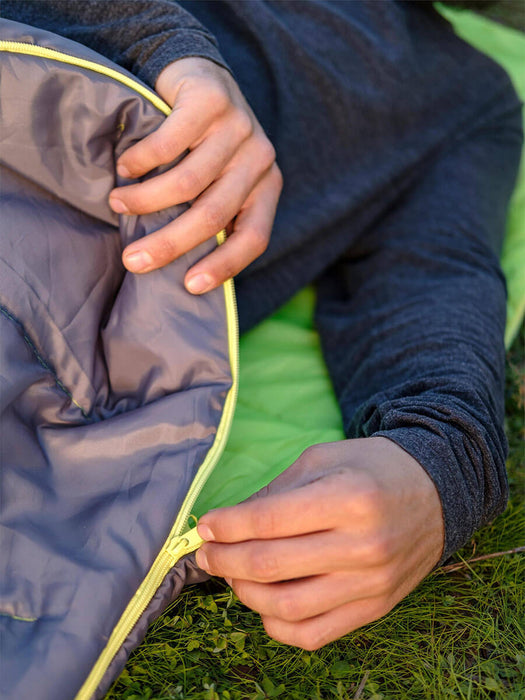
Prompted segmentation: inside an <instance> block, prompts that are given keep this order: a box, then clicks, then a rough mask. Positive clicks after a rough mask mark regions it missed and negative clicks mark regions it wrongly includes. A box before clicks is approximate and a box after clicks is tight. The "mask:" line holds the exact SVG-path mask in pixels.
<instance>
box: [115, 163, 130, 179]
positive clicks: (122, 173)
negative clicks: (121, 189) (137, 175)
mask: <svg viewBox="0 0 525 700" xmlns="http://www.w3.org/2000/svg"><path fill="white" fill-rule="evenodd" d="M117 173H118V174H119V175H120V177H125V178H126V179H129V178H130V177H131V173H130V172H129V170H128V169H127V168H126V166H125V165H120V164H119V165H117Z"/></svg>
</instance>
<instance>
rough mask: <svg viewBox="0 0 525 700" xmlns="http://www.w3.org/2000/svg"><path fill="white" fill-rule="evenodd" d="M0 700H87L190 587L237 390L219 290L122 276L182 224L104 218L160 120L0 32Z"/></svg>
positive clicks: (101, 76) (68, 62)
mask: <svg viewBox="0 0 525 700" xmlns="http://www.w3.org/2000/svg"><path fill="white" fill-rule="evenodd" d="M0 39H1V42H0V60H1V88H0V91H1V92H0V104H1V114H0V161H1V168H2V170H1V204H2V210H1V229H2V230H1V239H0V240H1V250H0V311H1V313H0V324H1V326H0V335H1V339H2V342H1V349H0V358H1V359H0V362H1V368H0V372H1V374H0V379H1V393H0V410H1V421H2V433H1V435H2V439H1V444H0V450H1V453H0V454H1V464H2V469H1V472H0V478H1V483H0V489H1V494H2V502H1V515H0V634H1V639H0V649H1V660H0V665H1V669H0V695H1V697H2V698H9V699H10V700H11V699H13V700H14V699H16V700H20V699H21V698H32V699H33V700H48V699H49V700H51V699H52V700H60V699H62V698H64V699H71V698H75V697H77V698H90V697H101V695H103V693H104V691H105V690H106V689H107V687H108V686H109V684H110V682H111V681H112V680H113V678H114V677H115V676H116V675H117V673H118V672H119V670H120V669H121V667H122V666H123V664H124V662H125V660H126V658H127V655H128V654H129V652H130V650H131V648H133V646H135V645H136V644H138V643H139V641H140V640H141V638H142V636H143V634H144V633H145V630H146V627H147V624H148V622H149V621H151V619H153V618H154V617H155V616H156V615H157V614H159V613H160V611H161V610H162V609H163V608H164V607H165V605H166V604H167V603H168V602H169V601H170V600H171V599H172V598H173V597H174V596H175V595H176V594H177V593H178V591H180V589H181V588H182V586H183V585H184V583H185V581H187V580H188V577H189V578H190V580H192V578H193V579H194V578H195V577H196V576H198V573H197V572H196V567H195V564H194V563H192V562H191V561H188V557H186V558H181V556H184V555H186V554H188V553H189V552H191V551H193V550H194V549H196V548H197V547H198V546H199V544H200V539H199V538H198V535H197V534H196V531H195V530H193V531H190V532H188V533H186V530H187V520H188V516H189V514H190V511H191V508H192V506H193V503H194V501H195V498H196V497H197V494H198V492H199V490H200V487H201V486H202V484H203V482H204V481H205V479H206V476H207V475H208V473H209V472H210V471H211V469H212V468H213V466H214V464H215V463H216V462H217V460H218V457H219V455H220V452H221V450H222V448H223V445H224V442H225V439H226V436H227V433H228V430H229V425H230V423H231V418H232V413H233V406H234V403H235V393H236V376H237V335H236V316H235V306H234V296H233V287H232V285H231V283H228V284H226V285H224V287H222V288H220V289H218V290H215V291H213V292H211V293H209V294H206V295H204V296H202V297H193V296H191V295H190V294H188V293H187V292H186V291H185V289H184V287H183V277H184V274H185V272H186V271H187V269H188V268H189V267H190V265H192V264H193V263H194V262H195V261H196V260H197V259H199V258H200V257H202V256H203V255H204V254H206V253H207V252H208V251H209V250H210V248H211V247H213V245H215V243H214V242H213V241H212V242H210V243H209V244H203V245H202V246H201V247H199V248H198V249H196V250H194V251H192V252H191V253H189V254H187V255H185V256H183V257H182V258H181V259H179V260H177V261H176V262H175V263H173V264H171V265H169V266H167V267H166V268H164V269H162V270H158V271H155V272H151V273H149V274H147V275H143V276H135V275H132V274H130V273H128V272H126V271H125V269H124V268H123V266H122V263H121V258H120V256H121V251H122V248H123V247H124V246H125V245H127V244H128V243H130V242H131V241H133V240H135V239H136V238H139V237H140V236H143V235H146V234H148V233H150V232H152V231H154V230H156V229H158V228H160V227H161V226H163V225H164V224H165V223H167V221H168V220H170V219H172V218H173V217H175V216H177V215H179V214H181V213H182V212H183V211H184V207H182V206H181V207H176V208H173V209H170V210H165V211H162V212H160V213H158V214H154V215H149V216H141V217H122V218H121V219H120V220H119V218H118V217H117V215H115V214H114V213H113V212H112V211H111V209H110V208H109V206H108V194H109V192H110V190H111V189H112V188H113V187H114V186H115V184H123V182H122V181H119V180H118V179H117V180H116V174H115V162H116V160H117V158H118V157H119V155H120V154H121V153H122V152H123V151H124V150H125V149H126V148H128V147H129V146H130V145H132V144H133V143H134V142H136V141H137V140H139V139H141V138H142V137H144V136H145V135H146V134H148V133H150V132H151V131H152V130H154V129H155V128H157V127H158V126H159V124H160V123H161V122H162V119H163V118H164V116H165V115H166V114H167V113H168V112H169V109H168V107H167V106H166V105H165V104H164V103H162V101H161V100H160V99H159V98H158V97H157V96H156V95H154V93H152V92H150V91H149V89H148V88H146V87H145V86H143V85H142V84H141V83H139V82H137V81H136V80H135V79H134V78H132V77H131V76H130V75H128V74H126V73H125V72H124V71H122V70H121V69H119V68H117V67H116V66H113V65H112V64H111V63H110V62H108V61H107V60H106V59H104V58H102V57H100V56H98V55H97V54H95V53H93V52H91V51H89V50H88V49H85V48H84V47H82V46H80V45H78V44H75V43H74V42H70V41H67V40H64V39H61V38H59V37H55V36H53V35H51V34H48V33H46V32H43V31H40V30H34V29H32V28H30V27H27V26H23V25H20V24H17V23H13V22H6V21H2V22H1V34H0Z"/></svg>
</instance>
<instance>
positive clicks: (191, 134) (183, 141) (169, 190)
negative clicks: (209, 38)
mask: <svg viewBox="0 0 525 700" xmlns="http://www.w3.org/2000/svg"><path fill="white" fill-rule="evenodd" d="M155 88H156V90H157V92H158V93H159V95H160V96H161V97H162V98H163V99H164V100H165V101H166V102H167V103H168V104H169V105H170V106H171V107H173V110H172V112H171V114H170V115H169V116H168V117H167V118H166V120H165V121H164V122H163V124H162V125H161V126H160V127H159V128H158V129H157V130H156V131H155V132H153V133H152V134H150V135H149V136H147V137H145V138H144V139H142V140H141V141H139V142H138V143H136V144H135V145H133V146H132V147H131V148H129V149H128V150H127V151H126V152H125V153H124V154H123V155H122V156H121V157H120V158H119V160H118V164H117V171H118V173H119V174H120V175H121V176H122V177H131V178H138V177H141V176H143V175H145V174H146V173H148V172H150V171H151V170H153V169H154V168H156V167H158V166H160V165H165V164H167V163H171V162H172V161H173V160H174V159H175V158H177V157H178V156H180V155H181V154H183V153H185V152H186V151H188V153H187V155H185V156H184V158H182V160H181V161H180V162H179V163H178V164H177V165H175V166H174V167H173V168H171V169H169V170H168V171H166V172H164V173H163V174H161V175H157V176H156V177H153V178H151V179H150V180H147V181H145V182H142V183H138V184H133V185H127V186H124V187H118V188H116V189H114V190H112V192H111V193H110V199H109V202H110V206H111V207H112V209H113V210H114V211H116V212H117V213H119V214H148V213H151V212H154V211H159V210H160V209H165V208H167V207H169V206H172V205H175V204H181V203H183V202H188V201H191V200H195V201H194V202H193V204H192V206H191V207H190V209H188V211H186V212H184V213H183V214H182V215H181V216H179V217H178V218H177V219H175V220H174V221H172V222H170V223H169V224H167V225H166V226H164V227H163V228H161V229H160V230H158V231H155V232H154V233H152V234H150V235H149V236H146V237H145V238H142V239H140V240H138V241H135V242H133V243H132V244H130V245H129V246H127V248H126V249H125V250H124V252H123V256H122V259H123V262H124V265H125V266H126V267H127V268H128V270H130V271H131V272H149V271H150V270H154V269H156V268H158V267H162V266H164V265H166V264H168V263H169V262H171V261H172V260H174V259H176V258H178V257H179V256H180V255H182V254H184V253H186V252H187V251H189V250H191V249H192V248H194V247H195V246H197V245H199V244H200V243H202V242H203V241H205V240H208V239H209V238H212V237H214V236H215V235H216V234H217V233H218V232H219V231H221V230H222V229H224V228H226V227H227V226H228V225H229V224H230V223H231V222H232V221H233V220H234V222H233V229H232V231H231V235H229V236H228V238H227V240H226V241H225V242H224V243H223V244H222V245H221V246H220V247H219V248H217V249H215V250H214V251H213V252H212V253H210V254H209V255H207V256H206V257H204V258H203V259H202V260H200V261H199V262H198V263H197V264H196V265H194V266H193V267H192V268H191V269H190V270H188V272H187V273H186V277H185V280H184V283H185V286H186V288H187V289H188V291H190V292H192V293H194V294H201V293H203V292H207V291H209V290H210V289H213V288H214V287H217V286H218V285H220V284H221V283H222V282H224V281H225V280H226V279H228V278H230V277H233V276H234V275H236V274H237V273H238V272H240V271H241V270H242V269H243V268H244V267H246V266H247V265H248V264H249V263H251V262H252V261H253V260H254V259H255V258H256V257H258V256H259V255H261V253H263V252H264V250H265V249H266V247H267V245H268V241H269V238H270V232H271V228H272V224H273V219H274V216H275V210H276V207H277V202H278V199H279V195H280V193H281V188H282V178H281V173H280V171H279V168H278V167H277V165H276V163H275V150H274V148H273V146H272V144H271V143H270V141H269V140H268V138H267V137H266V135H265V133H264V132H263V130H262V128H261V126H260V124H259V123H258V121H257V119H256V118H255V116H254V114H253V112H252V111H251V109H250V107H249V106H248V103H247V102H246V100H245V99H244V97H243V96H242V94H241V92H240V90H239V88H238V86H237V84H236V82H235V81H234V79H233V78H232V76H231V75H230V74H229V73H228V71H227V70H225V69H224V68H221V67H220V66H218V65H216V64H215V63H213V62H212V61H209V60H207V59H204V58H184V59H180V60H178V61H175V62H174V63H171V64H170V65H169V66H167V67H166V68H165V69H164V70H163V71H162V72H161V73H160V75H159V77H158V79H157V82H156V85H155ZM230 228H231V227H230Z"/></svg>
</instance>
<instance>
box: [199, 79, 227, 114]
mask: <svg viewBox="0 0 525 700" xmlns="http://www.w3.org/2000/svg"><path fill="white" fill-rule="evenodd" d="M203 88H204V90H205V92H206V102H207V105H208V107H209V108H210V109H211V110H212V111H213V113H214V114H222V113H223V112H225V111H226V110H227V109H228V107H229V106H230V96H229V95H228V92H227V91H226V90H225V89H224V87H223V86H222V85H221V84H220V83H217V82H215V81H212V82H207V83H206V85H205V86H204V85H203Z"/></svg>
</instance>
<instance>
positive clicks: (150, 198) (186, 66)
mask: <svg viewBox="0 0 525 700" xmlns="http://www.w3.org/2000/svg"><path fill="white" fill-rule="evenodd" d="M2 13H3V15H4V16H5V17H6V18H9V19H14V20H16V21H20V22H25V23H27V24H33V25H35V26H38V27H40V28H43V29H47V30H49V31H53V32H55V33H58V34H61V35H63V36H66V37H68V38H70V39H73V40H76V41H79V42H81V43H84V44H85V45H87V46H89V47H90V48H92V49H94V50H96V51H98V52H100V53H102V54H104V55H105V56H107V57H108V58H110V59H111V60H113V61H115V62H117V63H119V64H120V65H122V66H124V67H125V68H127V69H128V70H130V71H132V72H133V73H134V74H135V75H136V76H138V77H139V78H142V79H143V80H145V81H146V82H149V84H150V85H152V86H154V87H155V89H156V90H157V92H158V93H159V94H160V96H161V97H162V98H163V99H164V100H165V101H166V102H167V103H168V104H169V105H170V107H172V113H171V114H170V115H169V116H168V117H167V119H166V120H165V122H164V123H163V124H162V125H161V127H159V129H157V131H155V132H154V133H153V134H150V135H149V136H148V137H146V138H145V139H143V140H142V141H140V142H139V143H137V144H135V145H134V146H132V147H131V148H130V149H129V150H128V151H126V152H125V153H124V154H123V155H122V156H121V157H120V158H119V161H118V163H117V172H118V174H119V175H120V177H121V178H123V179H124V181H125V180H128V182H129V181H133V180H135V183H134V184H131V183H130V184H126V186H124V187H118V188H116V189H114V190H113V191H112V192H111V193H110V199H109V202H110V206H111V207H112V208H113V209H114V211H116V212H117V213H119V214H122V215H125V216H127V215H135V214H148V213H151V212H154V211H158V210H160V209H164V208H168V207H170V206H173V205H176V204H181V203H184V202H188V201H191V202H192V207H191V208H190V209H189V210H188V211H186V212H185V213H184V214H182V215H181V216H180V217H179V218H177V219H175V220H174V221H172V222H171V223H170V224H168V225H167V226H165V227H164V228H162V229H160V230H159V231H156V232H154V233H153V234H151V235H150V236H147V237H146V238H144V239H141V240H139V241H135V242H134V243H133V244H131V245H130V246H128V247H127V248H126V249H125V250H124V251H123V263H124V265H125V266H126V267H127V268H128V269H129V270H130V271H131V272H137V273H144V272H150V271H151V270H154V269H156V268H158V267H162V266H164V265H166V264H168V263H170V262H171V261H172V260H175V259H176V258H178V257H180V256H182V255H183V254H184V253H186V252H187V251H188V250H191V249H192V248H194V247H196V246H198V245H199V244H200V243H202V242H203V241H205V240H207V239H209V238H213V237H214V236H215V235H216V234H217V233H218V232H219V231H220V230H222V229H224V228H226V227H228V228H229V233H230V235H229V237H228V239H227V241H226V242H225V243H224V244H223V245H222V246H220V248H218V249H216V250H214V251H213V252H212V253H210V254H209V255H208V256H206V257H205V258H203V259H202V260H200V261H199V262H198V263H197V264H196V265H194V266H193V267H192V268H191V269H190V270H188V272H187V274H186V277H185V285H186V288H187V289H188V291H190V292H192V293H194V294H201V293H204V292H207V291H209V290H211V289H214V288H215V287H217V286H218V285H220V284H221V283H222V282H224V281H225V280H226V279H228V278H230V277H233V276H234V275H236V274H237V273H238V272H240V270H242V269H243V268H244V267H246V266H247V265H248V264H249V263H250V262H252V261H253V260H254V259H255V258H256V257H258V256H259V255H260V254H261V253H263V252H264V250H265V249H266V246H267V245H268V241H269V238H270V233H271V229H272V225H273V219H274V216H275V210H276V207H277V202H278V199H279V195H280V192H281V188H282V182H281V174H280V171H279V169H278V167H277V165H276V163H275V151H274V149H273V146H272V144H271V143H270V142H269V140H268V138H267V137H266V135H265V133H264V131H263V129H262V127H261V126H260V124H259V122H258V121H257V119H256V117H255V115H254V114H253V112H252V110H251V109H250V107H249V105H248V103H247V102H246V100H245V99H244V97H243V95H242V94H241V92H240V90H239V88H238V86H237V84H236V82H235V80H234V79H233V77H232V76H231V74H230V73H229V71H228V70H227V69H226V65H225V63H224V61H223V59H222V57H221V56H220V54H219V52H218V49H217V44H216V41H215V39H214V38H213V36H212V35H211V34H210V33H209V32H208V31H207V30H206V29H205V28H204V27H203V26H202V25H201V24H200V23H198V22H197V21H196V20H195V19H194V18H193V17H192V16H191V15H190V14H189V13H187V12H186V11H185V10H183V9H181V8H180V7H179V6H178V5H177V4H176V3H174V2H168V1H167V0H115V1H114V2H111V3H108V2H106V0H83V2H75V3H67V2H61V1H60V0H39V2H21V1H19V0H16V1H15V2H12V1H10V0H6V2H4V3H3V4H2ZM182 156H184V157H182ZM181 157H182V159H181V160H179V159H180V158H181ZM174 161H176V165H175V166H173V167H171V168H169V167H168V169H167V170H166V168H164V169H165V172H163V173H162V174H160V175H157V176H155V177H152V178H150V179H146V180H145V181H142V178H143V177H144V176H145V175H147V174H148V173H149V172H151V171H152V170H154V169H155V168H157V167H159V166H169V165H170V164H172V163H173V162H174Z"/></svg>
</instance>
